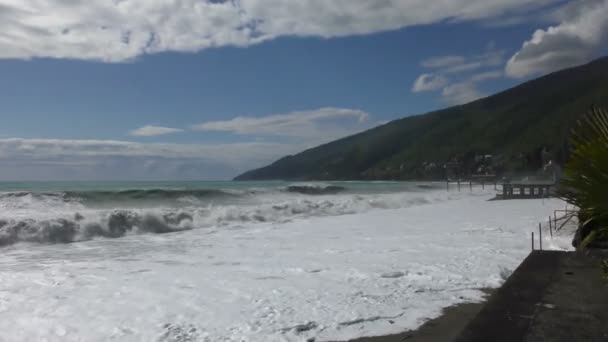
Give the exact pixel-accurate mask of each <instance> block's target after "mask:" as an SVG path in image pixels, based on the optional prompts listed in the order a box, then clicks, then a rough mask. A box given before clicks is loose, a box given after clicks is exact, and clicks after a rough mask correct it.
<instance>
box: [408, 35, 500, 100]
mask: <svg viewBox="0 0 608 342" xmlns="http://www.w3.org/2000/svg"><path fill="white" fill-rule="evenodd" d="M503 56H504V51H503V50H496V48H495V43H494V42H493V41H491V42H490V43H488V45H487V47H486V51H485V52H484V53H481V54H476V55H471V56H453V55H447V56H436V57H432V58H429V59H426V60H424V61H422V62H421V65H422V66H423V67H425V68H428V69H433V71H434V72H435V73H432V74H429V73H425V74H422V75H420V76H419V77H418V78H417V79H416V81H415V82H414V85H413V86H412V91H413V92H415V93H416V92H421V91H437V90H441V96H442V100H443V101H444V102H445V103H447V104H450V105H459V104H464V103H467V102H471V101H474V100H477V99H479V98H481V97H483V96H484V94H483V93H482V92H481V91H479V90H478V88H477V86H478V83H480V82H484V81H487V80H491V79H496V78H501V77H503V76H504V75H503V72H502V70H496V69H495V68H496V67H497V66H502V63H503ZM492 68H494V69H492ZM479 69H481V70H479ZM483 70H485V71H483ZM474 71H478V72H477V73H472V72H474ZM445 75H450V79H456V81H453V83H450V82H448V78H447V77H446V76H445Z"/></svg>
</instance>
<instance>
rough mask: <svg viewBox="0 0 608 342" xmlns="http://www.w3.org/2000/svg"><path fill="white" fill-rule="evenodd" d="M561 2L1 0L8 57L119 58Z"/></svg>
mask: <svg viewBox="0 0 608 342" xmlns="http://www.w3.org/2000/svg"><path fill="white" fill-rule="evenodd" d="M548 1H549V2H551V1H558V0H546V1H538V0H510V1H504V0H451V1H433V2H429V1H427V0H411V1H403V0H378V1H369V0H334V1H326V0H302V1H294V0H240V1H203V0H165V1H150V0H123V1H107V0H70V1H65V0H0V32H1V33H0V58H20V59H28V58H36V57H53V58H75V59H87V60H99V61H107V62H118V61H125V60H130V59H133V58H136V57H137V56H140V55H143V54H152V53H158V52H163V51H180V52H193V51H200V50H203V49H207V48H211V47H220V46H248V45H251V44H256V43H260V42H263V41H266V40H269V39H274V38H277V37H281V36H315V37H324V38H330V37H340V36H348V35H356V34H367V33H373V32H380V31H385V30H393V29H399V28H403V27H407V26H412V25H420V24H430V23H434V22H439V21H445V20H450V21H470V20H485V19H488V18H496V17H500V16H501V15H504V14H510V15H513V14H514V13H515V14H516V13H519V12H525V11H527V10H529V9H530V8H536V7H539V6H541V5H545V4H546V2H548Z"/></svg>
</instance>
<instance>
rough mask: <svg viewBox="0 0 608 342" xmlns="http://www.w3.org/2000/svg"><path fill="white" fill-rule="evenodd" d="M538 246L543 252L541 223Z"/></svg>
mask: <svg viewBox="0 0 608 342" xmlns="http://www.w3.org/2000/svg"><path fill="white" fill-rule="evenodd" d="M538 245H539V246H540V250H541V251H542V250H543V230H542V229H541V225H540V223H538Z"/></svg>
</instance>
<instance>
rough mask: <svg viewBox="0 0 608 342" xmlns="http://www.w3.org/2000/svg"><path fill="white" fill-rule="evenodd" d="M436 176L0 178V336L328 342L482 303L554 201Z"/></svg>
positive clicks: (560, 238)
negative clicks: (458, 185)
mask: <svg viewBox="0 0 608 342" xmlns="http://www.w3.org/2000/svg"><path fill="white" fill-rule="evenodd" d="M444 186H445V185H444V184H441V183H439V184H434V183H399V182H340V183H323V184H321V183H314V184H311V183H298V184H290V183H281V182H266V183H264V182H261V183H247V182H242V183H232V182H215V183H146V184H144V183H116V184H106V183H103V184H71V183H70V184H60V183H53V184H46V183H45V184H42V183H41V184H4V185H0V255H1V257H0V331H2V334H1V335H0V341H252V342H253V341H309V340H312V339H314V340H315V341H333V340H347V339H351V338H354V337H361V336H374V335H384V334H390V333H397V332H402V331H405V330H408V329H415V328H417V327H419V326H420V325H421V324H423V323H424V322H425V321H426V320H428V319H431V318H434V317H437V316H438V315H440V314H441V310H442V308H445V307H447V306H450V305H454V304H458V303H463V302H477V301H481V300H483V291H482V290H483V289H485V288H495V287H498V286H500V285H501V284H502V282H503V281H504V278H505V277H506V276H508V274H509V272H511V271H512V270H514V269H515V268H516V267H517V266H518V265H519V263H520V262H521V261H522V260H523V259H524V258H525V256H526V255H527V254H528V253H529V251H530V232H532V231H536V230H537V229H538V228H537V227H538V223H539V222H542V221H545V220H546V218H547V217H548V216H550V215H552V214H553V210H555V209H563V208H564V206H565V203H564V202H562V201H560V200H557V199H530V200H510V201H489V200H490V199H491V198H493V197H494V195H495V193H494V191H493V190H488V188H486V189H485V190H482V189H481V188H479V187H476V188H474V189H473V191H472V192H468V191H463V192H447V191H446V190H445V188H444ZM543 229H547V227H546V226H544V227H543ZM571 234H572V232H571V231H568V230H564V231H562V232H561V233H560V234H557V235H556V236H554V237H553V238H551V237H549V234H548V231H547V232H546V233H545V236H544V243H543V244H544V246H545V247H546V248H550V249H570V248H571V247H570V239H571Z"/></svg>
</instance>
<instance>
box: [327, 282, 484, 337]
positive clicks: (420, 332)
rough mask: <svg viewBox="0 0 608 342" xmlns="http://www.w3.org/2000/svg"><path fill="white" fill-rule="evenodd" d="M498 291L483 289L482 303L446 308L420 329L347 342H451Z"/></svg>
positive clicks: (462, 304)
mask: <svg viewBox="0 0 608 342" xmlns="http://www.w3.org/2000/svg"><path fill="white" fill-rule="evenodd" d="M494 291H496V289H483V292H484V293H486V296H485V298H484V300H483V301H482V302H478V303H461V304H456V305H452V306H449V307H446V308H444V309H443V310H442V312H441V315H440V316H439V317H436V318H433V319H430V320H428V321H426V322H425V323H424V324H423V325H421V326H420V327H419V328H418V329H415V330H408V331H405V332H402V333H398V334H391V335H382V336H372V337H360V338H356V339H352V340H348V341H346V342H402V341H406V340H407V341H408V342H449V341H453V340H454V339H455V338H456V337H458V336H459V335H460V333H461V332H462V331H463V330H464V328H465V326H466V325H467V324H468V323H469V322H470V321H471V320H473V318H475V316H477V314H478V313H479V312H480V311H481V309H482V308H483V307H484V305H485V304H486V302H487V299H488V298H489V297H490V296H491V295H492V294H493V293H494ZM332 342H336V341H332Z"/></svg>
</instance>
